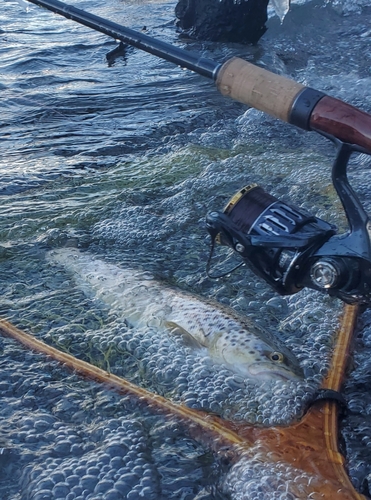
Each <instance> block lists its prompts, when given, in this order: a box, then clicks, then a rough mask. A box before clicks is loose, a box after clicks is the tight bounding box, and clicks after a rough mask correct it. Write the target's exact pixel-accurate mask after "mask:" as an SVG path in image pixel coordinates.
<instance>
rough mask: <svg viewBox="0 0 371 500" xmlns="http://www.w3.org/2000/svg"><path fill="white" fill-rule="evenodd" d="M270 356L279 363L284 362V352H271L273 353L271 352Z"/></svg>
mask: <svg viewBox="0 0 371 500" xmlns="http://www.w3.org/2000/svg"><path fill="white" fill-rule="evenodd" d="M269 358H270V359H271V360H272V361H276V362H277V363H282V361H283V354H282V353H281V352H271V353H269Z"/></svg>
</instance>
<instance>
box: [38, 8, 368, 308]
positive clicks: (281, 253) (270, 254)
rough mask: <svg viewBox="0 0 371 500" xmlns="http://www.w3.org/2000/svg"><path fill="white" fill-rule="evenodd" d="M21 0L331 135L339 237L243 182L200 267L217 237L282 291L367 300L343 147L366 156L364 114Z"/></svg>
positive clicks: (237, 67) (239, 68)
mask: <svg viewBox="0 0 371 500" xmlns="http://www.w3.org/2000/svg"><path fill="white" fill-rule="evenodd" d="M28 1H29V2H32V3H34V4H36V5H39V6H41V7H45V8H46V9H49V10H51V11H52V12H54V13H56V14H60V15H62V16H64V17H66V18H67V19H71V20H72V21H75V22H78V23H80V24H83V25H84V26H87V27H89V28H92V29H93V30H96V31H99V32H101V33H104V34H106V35H108V36H110V37H112V38H114V39H115V40H121V41H122V42H124V43H126V44H128V45H131V46H133V47H136V48H138V49H140V50H143V51H145V52H149V53H150V54H153V55H154V56H157V57H160V58H162V59H165V60H167V61H170V62H172V63H174V64H177V65H179V66H181V67H183V68H187V69H190V70H191V71H194V72H195V73H198V74H200V75H202V76H205V77H207V78H210V79H212V80H214V81H215V82H216V86H217V88H218V90H219V91H220V92H221V93H222V94H223V95H225V96H229V97H231V98H232V99H235V100H237V101H239V102H242V103H244V104H247V105H248V106H250V107H253V108H255V109H258V110H261V111H264V112H266V113H268V114H270V115H272V116H273V117H275V118H279V119H281V120H283V121H285V122H287V123H290V124H292V125H295V126H297V127H299V128H302V129H304V130H310V131H315V132H318V133H320V134H322V135H325V136H326V137H328V138H329V139H330V140H332V141H333V142H334V143H335V145H336V148H337V155H336V159H335V162H334V165H333V169H332V181H333V184H334V187H335V189H336V191H337V193H338V195H339V198H340V200H341V202H342V204H343V207H344V210H345V213H346V216H347V219H348V225H349V231H348V232H347V233H345V234H342V235H338V234H337V230H336V227H335V226H334V225H332V224H329V223H328V222H325V221H323V220H321V219H318V218H317V217H314V216H312V215H311V214H308V213H306V212H304V211H303V210H302V209H300V208H297V207H295V206H293V205H292V204H288V203H284V202H281V201H280V200H278V199H276V198H275V197H273V196H271V195H270V194H268V193H266V192H265V191H264V190H263V189H262V188H260V187H259V186H256V185H249V186H246V187H245V188H243V189H242V190H240V191H239V192H238V193H237V194H236V195H235V196H234V197H233V198H232V199H231V200H230V202H229V203H228V205H227V206H226V207H225V209H224V211H223V212H211V213H210V214H208V216H207V218H206V225H207V228H208V231H209V233H210V235H211V238H212V245H211V253H210V258H209V261H208V263H207V272H208V275H209V276H210V277H215V276H214V275H213V274H212V273H210V262H211V257H212V254H213V251H214V248H215V243H220V244H222V245H227V246H229V247H231V248H232V249H233V250H234V251H235V252H236V253H237V254H238V255H239V256H240V257H241V259H242V260H241V264H240V265H242V264H247V265H248V266H249V267H250V268H251V269H252V270H253V271H254V272H255V273H256V274H257V275H258V276H260V277H262V278H263V279H264V280H265V281H266V282H267V283H269V284H270V285H271V286H272V287H273V288H274V289H275V290H276V291H277V292H278V293H280V294H292V293H296V292H298V291H299V290H301V289H302V288H304V287H309V288H313V289H316V290H320V291H322V292H325V293H328V294H329V295H332V296H335V297H338V298H340V299H342V300H343V301H345V302H348V303H364V304H367V305H369V304H370V303H371V243H370V234H371V222H370V220H369V218H368V215H367V213H366V212H365V210H364V209H363V206H362V204H361V203H360V201H359V199H358V198H357V195H356V194H355V192H354V191H353V189H352V188H351V186H350V184H349V182H348V178H347V165H348V161H349V159H350V156H351V154H352V153H354V152H356V153H357V152H358V153H359V152H361V153H365V154H368V155H370V154H371V115H369V114H368V113H365V112H364V111H362V110H360V109H358V108H355V107H354V106H351V105H350V104H347V103H345V102H344V101H342V100H340V99H336V98H334V97H331V96H328V95H326V94H325V93H323V92H321V91H318V90H316V89H313V88H311V87H307V86H305V85H303V84H301V83H298V82H295V81H293V80H291V79H289V78H286V77H283V76H281V75H277V74H275V73H272V72H270V71H268V70H266V69H263V68H260V67H258V66H256V65H254V64H251V63H249V62H247V61H245V60H243V59H241V58H238V57H233V58H231V59H229V60H227V61H226V62H224V63H223V64H220V63H218V62H215V61H213V60H211V59H208V58H204V57H202V56H201V55H200V54H198V53H195V52H191V51H188V50H184V49H180V48H178V47H176V46H173V45H171V44H168V43H166V42H163V41H160V40H157V39H155V38H153V37H150V36H148V35H145V34H144V33H140V32H137V31H135V30H132V29H130V28H126V27H124V26H121V25H119V24H117V23H114V22H112V21H109V20H107V19H104V18H102V17H99V16H96V15H94V14H91V13H89V12H86V11H84V10H81V9H78V8H76V7H74V6H72V5H68V4H66V3H64V2H61V1H59V0H28ZM237 267H239V266H237ZM229 272H230V271H228V273H229ZM228 273H225V274H228Z"/></svg>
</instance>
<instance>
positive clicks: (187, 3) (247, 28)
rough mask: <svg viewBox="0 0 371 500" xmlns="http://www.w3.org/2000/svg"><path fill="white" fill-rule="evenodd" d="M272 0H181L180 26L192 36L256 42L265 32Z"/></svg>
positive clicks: (215, 39)
mask: <svg viewBox="0 0 371 500" xmlns="http://www.w3.org/2000/svg"><path fill="white" fill-rule="evenodd" d="M268 1H269V0H238V1H236V0H178V3H177V5H176V7H175V15H176V17H177V19H178V20H179V21H178V22H177V26H178V28H179V29H180V30H181V31H182V32H183V33H185V34H187V35H188V36H189V37H190V38H196V39H198V40H211V41H215V42H216V41H218V42H237V43H253V44H254V43H257V42H258V40H259V39H260V38H261V36H262V35H263V34H264V33H265V31H266V27H265V23H266V21H267V5H268Z"/></svg>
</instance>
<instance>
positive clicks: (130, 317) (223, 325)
mask: <svg viewBox="0 0 371 500" xmlns="http://www.w3.org/2000/svg"><path fill="white" fill-rule="evenodd" d="M49 260H50V261H51V262H53V263H57V264H59V265H62V266H63V267H64V268H65V269H67V270H68V271H69V272H71V273H72V274H73V276H74V279H75V281H76V283H77V284H78V286H79V287H80V288H82V289H83V291H84V292H85V293H87V294H89V295H91V294H94V296H95V297H97V298H98V299H100V300H102V301H103V302H104V303H106V304H107V305H109V306H110V307H111V308H112V309H114V310H115V311H116V313H118V314H121V315H122V316H124V317H125V319H126V320H127V321H128V322H129V323H130V324H131V325H133V326H134V327H142V326H146V325H148V326H151V327H156V328H158V329H162V330H166V331H168V332H170V333H173V334H177V335H181V336H182V337H183V338H184V340H185V342H186V343H188V345H190V346H192V347H193V348H203V349H207V352H208V354H209V355H210V357H211V358H212V359H213V361H214V362H218V363H223V364H225V365H226V366H227V367H228V368H229V369H230V370H233V371H234V372H236V373H239V374H241V375H243V376H244V377H247V378H250V379H253V380H255V381H264V380H294V379H299V378H302V371H301V369H300V367H299V364H298V362H297V360H296V359H295V357H294V356H293V355H292V354H291V353H290V351H288V350H287V349H286V348H285V347H284V346H283V345H281V344H279V343H278V341H277V340H276V339H275V338H274V337H273V336H272V335H271V334H270V333H268V332H266V331H265V330H264V331H263V330H262V329H260V328H258V327H257V325H255V324H254V323H253V322H252V321H248V320H247V319H243V318H241V317H240V316H238V315H237V314H236V313H235V312H234V311H233V310H232V309H229V308H225V307H223V306H221V305H220V304H218V303H216V302H211V301H207V300H205V299H202V298H199V297H197V296H194V295H191V294H188V293H184V292H182V291H180V290H177V289H175V288H171V287H168V286H165V285H163V284H162V283H160V282H158V281H155V280H154V279H153V278H152V276H149V275H148V273H145V272H141V271H136V270H133V269H122V268H120V267H118V266H116V265H113V264H109V263H107V262H104V261H102V260H100V259H97V258H94V257H93V256H92V255H91V254H89V253H82V252H80V251H79V250H77V249H71V248H65V249H60V250H54V251H52V252H50V254H49Z"/></svg>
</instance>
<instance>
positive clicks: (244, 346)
mask: <svg viewBox="0 0 371 500" xmlns="http://www.w3.org/2000/svg"><path fill="white" fill-rule="evenodd" d="M222 357H223V360H224V362H225V363H226V364H227V365H229V366H230V367H231V368H232V369H233V370H234V371H235V372H238V373H240V374H241V375H243V376H245V377H246V378H250V379H252V380H255V381H259V382H262V381H278V380H281V381H283V382H287V381H290V380H294V381H299V380H303V378H304V373H303V370H302V369H301V367H300V364H299V362H298V360H297V359H296V358H295V356H294V355H293V354H292V353H291V352H290V351H289V350H288V349H287V348H286V347H284V346H281V345H277V344H272V345H271V344H270V343H267V342H265V341H263V340H260V339H254V340H253V341H251V340H248V339H247V340H243V339H241V342H240V343H238V342H235V343H234V345H231V344H227V343H225V344H224V345H223V346H222Z"/></svg>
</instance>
